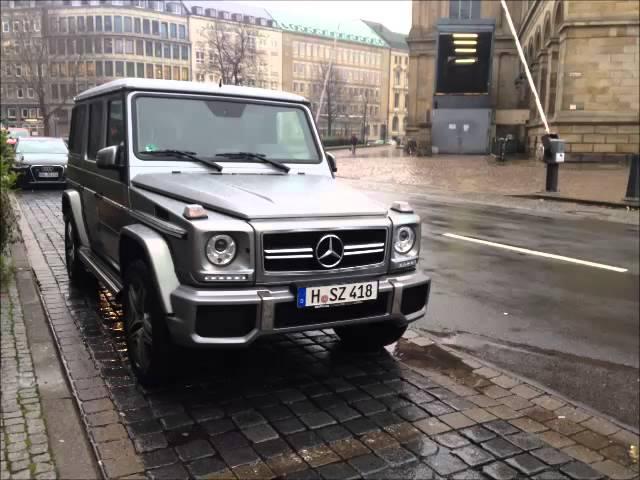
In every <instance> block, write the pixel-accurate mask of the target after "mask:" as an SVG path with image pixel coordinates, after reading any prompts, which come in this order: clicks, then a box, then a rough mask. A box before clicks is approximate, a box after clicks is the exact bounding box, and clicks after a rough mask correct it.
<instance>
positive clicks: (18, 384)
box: [0, 282, 57, 479]
mask: <svg viewBox="0 0 640 480" xmlns="http://www.w3.org/2000/svg"><path fill="white" fill-rule="evenodd" d="M0 301H1V302H2V309H1V314H0V329H1V330H0V332H1V333H2V341H1V343H0V352H1V354H2V366H1V368H0V370H1V372H2V374H1V382H0V383H1V387H2V394H1V395H2V420H1V423H0V455H1V457H0V458H1V459H2V461H1V465H0V478H2V479H18V478H36V479H49V478H51V479H53V478H56V477H57V474H56V470H55V463H54V461H53V459H52V458H51V449H50V445H49V440H48V438H47V426H46V424H45V421H44V418H43V411H42V406H41V401H40V394H39V389H38V385H37V384H36V378H35V374H34V368H33V362H32V358H31V351H30V349H29V343H28V342H27V335H26V330H25V325H24V319H23V313H22V307H21V305H20V301H19V298H18V291H17V289H16V286H15V283H14V282H12V283H11V285H9V286H8V291H3V292H1V293H0Z"/></svg>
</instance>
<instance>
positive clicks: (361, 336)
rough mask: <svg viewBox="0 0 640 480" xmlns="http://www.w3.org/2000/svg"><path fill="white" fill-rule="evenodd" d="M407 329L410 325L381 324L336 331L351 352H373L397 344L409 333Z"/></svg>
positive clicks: (338, 328) (367, 324)
mask: <svg viewBox="0 0 640 480" xmlns="http://www.w3.org/2000/svg"><path fill="white" fill-rule="evenodd" d="M407 327H408V325H397V324H395V323H391V322H379V323H365V324H362V325H348V326H344V327H336V328H335V329H334V330H335V332H336V334H337V335H338V337H340V340H341V342H342V344H343V345H344V346H345V347H347V348H348V349H349V350H355V351H363V352H371V351H376V350H380V349H381V348H382V347H385V346H387V345H390V344H392V343H394V342H397V341H398V340H399V339H400V338H401V337H402V335H403V334H404V332H406V331H407Z"/></svg>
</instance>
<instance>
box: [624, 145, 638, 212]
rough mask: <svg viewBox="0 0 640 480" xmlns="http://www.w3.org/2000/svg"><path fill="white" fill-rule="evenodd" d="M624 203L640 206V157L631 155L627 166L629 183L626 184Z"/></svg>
mask: <svg viewBox="0 0 640 480" xmlns="http://www.w3.org/2000/svg"><path fill="white" fill-rule="evenodd" d="M624 201H625V202H626V203H630V204H632V205H634V206H639V205H640V155H638V154H637V153H634V154H633V155H631V163H630V165H629V181H628V182H627V194H626V196H625V197H624Z"/></svg>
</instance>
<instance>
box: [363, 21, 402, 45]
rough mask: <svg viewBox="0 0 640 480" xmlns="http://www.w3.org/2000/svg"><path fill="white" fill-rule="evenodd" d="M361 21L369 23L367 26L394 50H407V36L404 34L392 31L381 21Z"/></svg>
mask: <svg viewBox="0 0 640 480" xmlns="http://www.w3.org/2000/svg"><path fill="white" fill-rule="evenodd" d="M363 22H364V23H366V24H367V25H369V27H370V28H371V29H372V30H373V31H374V32H376V34H378V36H379V37H380V38H382V39H383V40H384V41H385V42H386V43H387V45H389V46H390V47H391V48H393V49H394V50H407V51H408V50H409V45H408V44H407V36H406V35H405V34H403V33H398V32H393V31H391V30H389V29H388V28H387V27H385V26H384V25H382V24H381V23H377V22H372V21H370V20H363Z"/></svg>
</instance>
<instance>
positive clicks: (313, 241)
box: [262, 228, 387, 272]
mask: <svg viewBox="0 0 640 480" xmlns="http://www.w3.org/2000/svg"><path fill="white" fill-rule="evenodd" d="M329 237H330V238H331V242H332V243H331V247H332V250H333V251H335V252H336V253H337V255H330V256H328V257H326V258H325V259H322V258H320V259H319V258H318V253H319V254H320V256H322V254H323V253H326V250H327V246H328V245H329V244H328V240H329ZM323 239H324V240H323ZM321 240H322V241H323V245H322V246H321V249H320V250H319V249H318V243H319V242H320V241H321ZM386 246H387V230H386V229H384V228H377V229H365V230H318V231H305V232H287V233H265V234H264V235H263V239H262V248H263V259H264V270H265V272H307V271H327V270H339V269H343V268H352V267H362V266H368V265H375V264H380V263H382V262H384V256H385V251H386ZM340 256H341V258H340Z"/></svg>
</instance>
